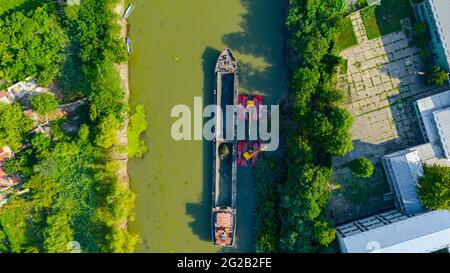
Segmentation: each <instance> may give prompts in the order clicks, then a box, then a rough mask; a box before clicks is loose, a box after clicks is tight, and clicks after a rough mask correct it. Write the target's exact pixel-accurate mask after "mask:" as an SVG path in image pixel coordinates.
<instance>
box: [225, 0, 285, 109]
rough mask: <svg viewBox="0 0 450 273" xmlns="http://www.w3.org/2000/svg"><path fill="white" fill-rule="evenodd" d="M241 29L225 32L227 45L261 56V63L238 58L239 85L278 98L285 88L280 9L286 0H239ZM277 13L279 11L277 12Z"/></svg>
mask: <svg viewBox="0 0 450 273" xmlns="http://www.w3.org/2000/svg"><path fill="white" fill-rule="evenodd" d="M241 4H242V5H243V6H244V8H245V10H246V13H244V14H243V15H242V21H241V23H240V27H241V28H242V31H240V32H234V33H230V34H227V35H224V36H223V38H222V40H223V42H224V44H226V45H227V47H229V48H231V49H232V50H234V51H237V52H239V53H240V54H244V55H248V56H251V57H253V58H257V59H261V60H263V62H264V64H263V65H255V64H254V63H253V62H252V63H250V62H246V61H244V60H239V71H240V85H241V86H242V87H243V88H244V89H245V90H246V91H247V92H249V93H251V94H256V93H258V94H261V95H263V96H267V97H268V98H269V99H270V100H271V101H272V102H277V101H278V100H279V99H280V98H281V97H282V95H284V93H283V92H281V93H283V94H281V93H280V90H286V88H285V78H284V77H285V73H284V62H283V61H282V60H283V56H284V54H283V50H284V47H283V39H282V36H281V35H279V34H280V33H283V18H284V16H283V13H284V5H285V1H283V0H281V1H272V0H262V1H254V0H241ZM277 13H278V14H277Z"/></svg>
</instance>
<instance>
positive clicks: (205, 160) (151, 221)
mask: <svg viewBox="0 0 450 273" xmlns="http://www.w3.org/2000/svg"><path fill="white" fill-rule="evenodd" d="M133 3H134V4H135V5H136V9H135V10H134V12H133V14H132V16H131V17H130V19H129V22H130V36H131V38H132V41H133V47H134V52H133V56H132V58H131V61H130V64H131V68H130V69H131V90H132V96H131V102H132V104H136V103H143V104H144V105H145V106H146V110H147V115H148V119H149V124H150V130H149V132H148V139H149V141H148V145H149V148H150V152H149V154H148V155H147V156H146V157H145V158H144V159H142V160H138V161H135V162H131V163H130V166H129V173H130V176H131V180H132V189H133V190H134V191H135V192H137V193H138V198H137V206H136V211H135V212H136V219H135V221H134V222H132V223H131V224H130V229H131V230H132V231H133V232H137V233H139V234H140V236H141V239H142V242H141V243H140V244H139V246H138V249H137V251H138V252H217V251H239V252H253V251H254V238H253V237H254V232H253V226H254V224H253V222H254V219H253V211H254V207H255V197H254V178H253V174H252V170H250V169H241V170H239V173H238V195H237V200H238V204H237V209H238V218H237V244H236V246H235V247H234V248H231V249H221V248H217V247H213V246H212V243H211V242H210V237H211V236H210V229H211V227H210V226H211V225H210V213H211V183H210V177H211V162H210V158H211V156H210V151H211V149H210V144H209V143H204V142H202V141H190V142H186V141H183V142H176V141H174V140H172V138H171V135H170V129H171V126H172V123H173V122H174V120H175V119H173V118H171V116H170V113H171V109H172V107H173V106H174V105H177V104H185V105H188V106H191V107H192V106H193V104H194V103H193V102H194V97H195V96H202V97H204V102H205V104H209V103H211V102H212V95H211V93H212V85H213V80H214V79H213V69H214V64H215V61H216V60H217V57H218V54H219V52H220V51H221V50H223V49H224V48H225V47H229V48H231V49H232V50H233V52H234V53H235V55H236V57H237V59H238V61H239V65H240V77H241V85H242V86H241V92H242V93H243V92H246V93H249V94H256V93H258V94H262V95H264V96H265V97H264V98H265V103H276V102H277V101H278V100H279V99H280V98H281V97H282V96H283V95H284V94H285V88H284V65H283V54H282V48H283V47H282V33H281V31H282V24H283V23H282V20H283V10H284V4H283V1H281V0H135V1H133Z"/></svg>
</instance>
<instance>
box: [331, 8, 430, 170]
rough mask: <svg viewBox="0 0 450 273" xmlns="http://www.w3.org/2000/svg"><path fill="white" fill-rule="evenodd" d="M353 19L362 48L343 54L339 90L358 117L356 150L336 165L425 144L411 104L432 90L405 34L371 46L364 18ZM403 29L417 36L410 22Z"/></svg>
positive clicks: (395, 34) (415, 48)
mask: <svg viewBox="0 0 450 273" xmlns="http://www.w3.org/2000/svg"><path fill="white" fill-rule="evenodd" d="M350 18H351V20H352V24H353V27H354V30H355V34H356V37H357V39H358V45H356V46H354V47H352V48H349V49H347V50H345V51H343V52H342V54H341V55H342V56H343V57H344V58H345V59H347V60H348V65H347V73H346V75H340V78H339V87H340V88H341V89H343V90H346V91H347V96H348V104H347V106H346V107H347V109H348V110H349V111H350V112H351V113H352V114H353V116H354V117H355V122H354V126H353V128H352V134H353V140H354V147H355V149H354V150H353V151H352V152H350V153H349V154H348V155H347V156H346V157H343V158H337V159H336V160H335V164H337V165H340V164H343V163H345V162H348V161H349V160H352V159H353V158H355V157H359V156H361V155H365V156H367V157H369V158H371V159H373V160H374V161H379V160H380V158H381V156H383V155H385V154H387V153H389V152H392V151H396V150H399V149H402V148H406V147H410V146H411V145H415V144H419V143H421V142H422V139H421V135H420V130H419V126H418V124H417V122H416V117H415V113H414V109H413V104H412V103H413V101H414V100H415V99H416V98H417V96H418V95H420V94H422V93H426V92H428V90H429V89H430V88H429V87H428V86H426V85H425V84H424V83H423V80H422V78H421V77H420V76H419V75H418V74H417V71H424V65H423V64H422V61H421V59H420V56H419V49H418V48H417V47H415V46H414V43H413V37H412V36H407V35H406V34H405V32H403V31H402V32H398V33H393V34H389V35H386V36H383V37H380V38H376V39H372V40H368V38H367V35H366V30H365V28H364V25H363V21H362V18H361V13H360V12H356V13H354V14H352V15H351V17H350ZM402 24H403V29H408V31H406V32H409V33H412V29H411V26H410V22H409V19H407V20H403V22H402Z"/></svg>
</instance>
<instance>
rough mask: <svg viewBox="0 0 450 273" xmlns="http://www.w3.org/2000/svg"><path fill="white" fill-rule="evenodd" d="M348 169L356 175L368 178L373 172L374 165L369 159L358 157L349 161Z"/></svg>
mask: <svg viewBox="0 0 450 273" xmlns="http://www.w3.org/2000/svg"><path fill="white" fill-rule="evenodd" d="M350 170H351V171H352V172H353V174H355V175H356V176H359V177H363V178H369V177H371V176H372V174H373V170H374V166H373V164H372V162H371V161H370V160H369V159H367V158H365V157H360V158H357V159H355V160H353V161H352V162H350Z"/></svg>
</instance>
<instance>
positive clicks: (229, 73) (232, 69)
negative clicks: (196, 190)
mask: <svg viewBox="0 0 450 273" xmlns="http://www.w3.org/2000/svg"><path fill="white" fill-rule="evenodd" d="M214 75H215V77H214V78H215V79H214V102H215V105H216V107H217V108H219V107H221V109H222V111H223V112H224V113H225V110H226V108H227V107H226V106H227V105H233V106H237V105H238V96H239V90H238V89H239V78H238V65H237V61H236V59H235V58H234V56H233V53H232V52H231V50H230V49H228V48H227V49H225V50H224V51H223V52H222V53H221V54H220V56H219V59H218V61H217V63H216V68H215V74H214ZM226 117H227V115H225V114H224V115H223V117H222V116H221V115H217V116H216V126H215V128H216V129H215V138H214V141H213V159H212V165H213V175H212V182H213V183H212V216H211V218H212V219H211V220H212V221H211V222H212V241H213V243H214V245H216V246H225V247H231V246H233V245H234V241H235V236H236V182H237V163H236V162H237V158H238V157H237V141H236V140H235V137H236V135H235V134H236V133H235V132H236V131H237V130H236V127H237V113H235V112H233V115H232V119H233V120H232V124H233V127H234V132H233V136H226V135H225V131H226V130H225V128H226V124H227V120H226V119H227V118H226ZM222 119H223V120H222Z"/></svg>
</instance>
